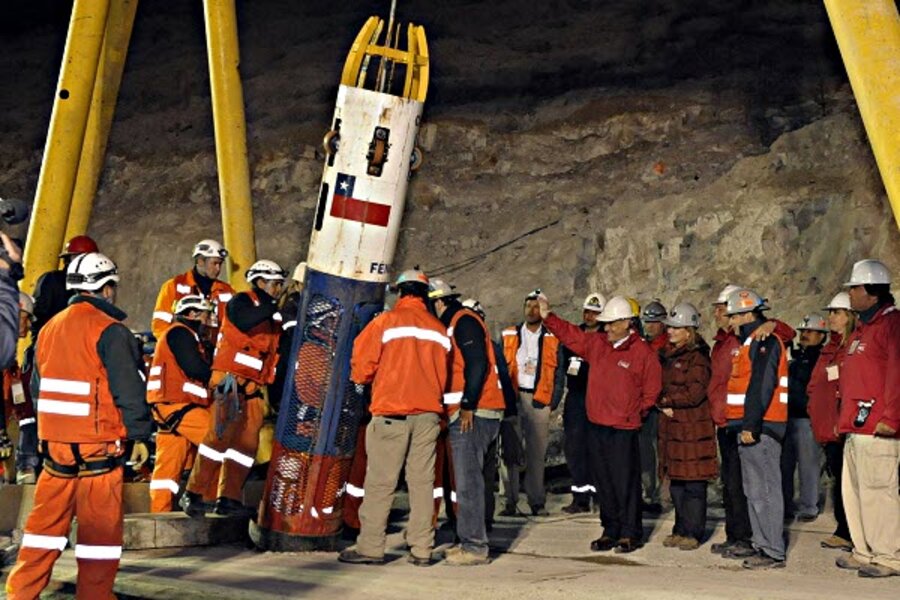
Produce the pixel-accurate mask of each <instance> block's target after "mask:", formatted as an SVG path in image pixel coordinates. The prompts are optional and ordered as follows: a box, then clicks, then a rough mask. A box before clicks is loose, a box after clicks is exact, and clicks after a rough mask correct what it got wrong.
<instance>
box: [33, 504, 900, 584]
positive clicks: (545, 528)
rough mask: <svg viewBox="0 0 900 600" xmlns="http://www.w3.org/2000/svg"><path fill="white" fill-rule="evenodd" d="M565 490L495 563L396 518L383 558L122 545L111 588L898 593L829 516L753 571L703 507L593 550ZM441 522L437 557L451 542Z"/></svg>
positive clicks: (512, 533)
mask: <svg viewBox="0 0 900 600" xmlns="http://www.w3.org/2000/svg"><path fill="white" fill-rule="evenodd" d="M568 499H569V496H567V495H551V496H550V498H549V503H548V506H549V508H550V509H551V516H549V517H544V518H538V519H524V518H499V519H498V521H497V523H496V525H495V528H494V532H493V533H492V534H491V547H492V556H493V557H494V560H493V562H492V563H491V564H490V565H487V566H479V567H451V566H445V565H443V564H441V563H440V562H437V563H436V564H434V565H433V566H431V567H428V568H420V567H413V566H412V565H409V564H408V563H407V562H406V552H405V545H404V542H403V534H402V529H401V528H400V527H397V528H396V531H395V532H394V533H392V534H391V535H390V536H389V538H388V544H389V546H390V550H389V559H390V562H389V563H388V564H387V565H385V566H357V565H345V564H342V563H339V562H338V561H337V560H336V554H335V553H333V552H318V553H304V554H300V553H289V554H274V553H267V552H265V553H264V552H258V551H256V550H253V549H248V548H246V547H240V546H222V547H216V548H185V549H181V550H156V551H143V552H126V553H125V556H124V557H123V560H122V564H121V568H120V570H119V576H118V578H117V580H116V587H115V591H116V593H117V594H118V595H119V597H120V598H122V599H128V598H153V599H159V600H162V599H173V600H174V599H178V600H195V599H196V600H199V599H201V598H218V599H222V600H224V599H254V600H255V599H265V598H329V597H340V598H342V600H352V599H355V598H361V599H362V598H365V599H367V600H374V599H380V598H385V599H397V598H417V599H421V598H437V599H439V598H455V599H459V598H460V597H463V598H465V599H466V600H474V599H478V598H485V599H487V598H490V599H492V600H495V599H505V598H510V599H516V600H526V599H532V598H534V599H538V598H566V599H568V600H575V599H578V598H598V597H602V598H613V599H619V598H621V599H625V598H627V599H629V600H636V599H650V598H667V599H669V598H671V599H685V600H701V599H705V598H710V599H713V598H715V599H717V600H719V599H722V598H728V599H729V600H743V599H755V598H765V599H767V600H772V599H782V598H784V599H787V598H792V599H793V598H796V599H810V600H812V599H815V600H822V599H825V598H859V599H863V598H865V599H869V598H871V599H878V598H884V599H891V600H894V599H896V598H897V593H898V590H900V579H897V578H891V579H881V580H869V579H862V578H860V577H858V576H857V575H856V574H855V573H853V572H848V571H842V570H840V569H838V568H836V567H835V566H834V559H835V557H836V556H837V555H838V554H839V553H838V551H834V550H825V549H822V548H820V547H819V542H820V541H821V540H822V539H823V538H824V537H826V536H827V535H829V534H830V533H831V532H832V531H833V528H834V521H833V520H832V519H831V516H830V515H826V514H823V515H822V516H820V517H819V519H818V520H817V521H815V522H814V523H811V524H802V525H801V524H796V523H795V524H792V525H790V526H789V531H788V535H789V538H790V546H789V551H788V564H787V567H786V568H785V569H781V570H775V571H766V572H750V571H746V570H744V569H742V568H741V566H740V563H739V562H738V561H732V560H726V559H723V558H720V557H718V556H715V555H713V554H711V553H710V552H709V544H710V543H712V542H716V541H721V540H722V539H723V538H724V530H723V527H724V525H723V523H722V522H721V520H719V519H718V518H717V517H720V516H721V515H720V514H718V513H717V511H716V510H712V511H711V513H710V515H711V519H710V524H709V527H710V533H711V537H710V539H709V540H708V541H707V542H706V543H705V544H704V545H703V546H701V547H700V548H699V549H698V550H696V551H693V552H685V551H681V550H678V549H667V548H664V547H663V546H662V545H661V541H662V538H663V537H665V536H666V535H668V533H669V532H670V530H671V527H672V523H673V521H672V519H673V514H672V513H669V514H667V515H664V516H663V517H661V518H659V519H645V521H644V528H645V534H647V535H649V542H648V544H647V545H646V546H645V547H644V548H643V549H641V550H638V551H637V552H634V553H633V554H629V555H620V554H615V553H592V552H590V551H589V550H588V545H589V543H590V540H591V539H593V538H595V537H597V536H598V535H599V524H598V522H597V517H596V515H577V516H562V515H561V514H560V512H559V509H560V507H561V506H563V504H564V503H566V502H568ZM450 542H451V540H450V534H449V533H448V532H445V531H439V533H438V537H437V541H436V548H435V555H434V556H435V557H436V558H437V557H439V556H440V554H441V552H442V551H443V550H444V549H446V548H447V547H448V546H449V544H450ZM75 572H76V571H75V559H74V556H73V555H72V552H71V551H67V552H66V553H65V554H64V555H63V557H62V558H61V559H60V561H59V562H58V563H57V566H56V569H55V570H54V573H53V583H52V586H51V588H50V589H48V591H47V594H46V595H45V597H47V598H71V597H72V596H73V592H74V582H75Z"/></svg>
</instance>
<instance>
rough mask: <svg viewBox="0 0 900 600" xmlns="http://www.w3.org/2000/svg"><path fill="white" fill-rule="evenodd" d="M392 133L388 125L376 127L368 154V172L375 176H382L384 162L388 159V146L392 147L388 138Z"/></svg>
mask: <svg viewBox="0 0 900 600" xmlns="http://www.w3.org/2000/svg"><path fill="white" fill-rule="evenodd" d="M390 135H391V130H390V129H388V128H387V127H376V128H375V133H374V134H373V135H372V142H371V143H370V144H369V152H368V153H367V154H366V160H367V161H369V166H368V168H367V169H366V173H368V174H369V175H372V176H373V177H381V171H382V169H383V168H384V163H386V162H387V160H388V148H390V144H389V143H388V139H389V138H390Z"/></svg>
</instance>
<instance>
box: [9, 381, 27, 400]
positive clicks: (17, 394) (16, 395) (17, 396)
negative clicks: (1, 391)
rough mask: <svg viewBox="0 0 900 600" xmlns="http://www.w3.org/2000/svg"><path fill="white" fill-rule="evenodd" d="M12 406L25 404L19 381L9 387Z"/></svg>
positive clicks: (23, 392) (22, 389)
mask: <svg viewBox="0 0 900 600" xmlns="http://www.w3.org/2000/svg"><path fill="white" fill-rule="evenodd" d="M10 388H11V390H12V401H13V404H25V388H24V387H23V386H22V382H21V381H14V382H13V384H12V385H11V386H10Z"/></svg>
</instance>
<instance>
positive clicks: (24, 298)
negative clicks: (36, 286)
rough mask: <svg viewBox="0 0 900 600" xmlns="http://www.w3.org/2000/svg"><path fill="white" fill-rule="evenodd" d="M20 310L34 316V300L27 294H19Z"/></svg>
mask: <svg viewBox="0 0 900 600" xmlns="http://www.w3.org/2000/svg"><path fill="white" fill-rule="evenodd" d="M19 310H21V311H23V312H26V313H28V314H29V315H31V316H32V317H33V316H34V298H32V297H31V296H29V295H28V294H26V293H25V292H19Z"/></svg>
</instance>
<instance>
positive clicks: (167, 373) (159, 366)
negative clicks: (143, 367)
mask: <svg viewBox="0 0 900 600" xmlns="http://www.w3.org/2000/svg"><path fill="white" fill-rule="evenodd" d="M179 327H182V328H184V329H187V330H188V331H189V332H190V333H191V335H192V336H194V339H195V340H197V348H198V349H199V350H200V353H201V354H202V353H203V345H202V344H201V343H200V338H199V337H198V336H197V334H196V333H194V332H193V330H191V328H190V327H188V326H187V325H185V324H183V323H179V322H177V321H176V322H175V323H173V324H172V325H171V326H170V327H169V328H168V329H166V332H165V333H164V334H163V336H162V339H161V340H159V343H158V344H157V345H156V352H155V353H154V354H153V362H152V363H150V372H149V376H148V377H147V403H148V404H200V405H201V406H209V390H208V389H207V388H206V385H204V384H203V382H202V381H197V380H196V379H190V378H189V377H188V376H187V375H185V373H184V371H183V370H182V369H181V367H180V366H178V361H177V360H176V359H175V354H173V353H172V349H171V348H170V347H169V333H171V332H172V331H174V330H175V329H177V328H179Z"/></svg>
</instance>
